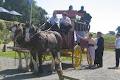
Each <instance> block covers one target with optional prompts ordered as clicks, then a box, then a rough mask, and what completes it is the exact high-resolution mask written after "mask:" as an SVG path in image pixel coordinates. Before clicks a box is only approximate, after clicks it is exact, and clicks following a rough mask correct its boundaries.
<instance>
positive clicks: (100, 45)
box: [94, 32, 104, 67]
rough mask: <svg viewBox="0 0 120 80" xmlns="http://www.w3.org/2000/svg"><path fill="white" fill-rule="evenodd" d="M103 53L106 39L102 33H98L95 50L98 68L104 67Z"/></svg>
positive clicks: (95, 62)
mask: <svg viewBox="0 0 120 80" xmlns="http://www.w3.org/2000/svg"><path fill="white" fill-rule="evenodd" d="M103 51H104V38H103V37H102V33H101V32H97V48H96V50H95V61H94V65H95V66H96V67H102V66H103V59H102V57H103Z"/></svg>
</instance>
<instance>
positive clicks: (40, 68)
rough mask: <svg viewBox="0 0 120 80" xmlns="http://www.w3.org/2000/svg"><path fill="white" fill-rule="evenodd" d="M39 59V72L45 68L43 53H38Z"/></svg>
mask: <svg viewBox="0 0 120 80" xmlns="http://www.w3.org/2000/svg"><path fill="white" fill-rule="evenodd" d="M38 61H39V72H40V73H43V69H42V55H41V54H39V55H38Z"/></svg>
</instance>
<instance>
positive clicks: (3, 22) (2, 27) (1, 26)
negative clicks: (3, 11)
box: [0, 20, 6, 31]
mask: <svg viewBox="0 0 120 80" xmlns="http://www.w3.org/2000/svg"><path fill="white" fill-rule="evenodd" d="M5 28H6V24H5V21H3V20H0V30H1V31H2V30H4V29H5Z"/></svg>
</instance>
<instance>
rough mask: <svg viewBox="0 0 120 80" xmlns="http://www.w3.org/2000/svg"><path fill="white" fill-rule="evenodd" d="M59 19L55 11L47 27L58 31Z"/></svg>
mask: <svg viewBox="0 0 120 80" xmlns="http://www.w3.org/2000/svg"><path fill="white" fill-rule="evenodd" d="M58 25H59V19H58V18H57V16H56V13H55V12H53V16H52V17H51V18H50V19H49V20H48V21H47V23H46V27H48V29H49V30H52V31H58V30H59V26H58Z"/></svg>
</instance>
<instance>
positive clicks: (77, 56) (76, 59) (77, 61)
mask: <svg viewBox="0 0 120 80" xmlns="http://www.w3.org/2000/svg"><path fill="white" fill-rule="evenodd" d="M81 61H82V51H81V48H80V46H79V45H76V46H75V47H74V54H73V64H74V68H75V69H80V65H81Z"/></svg>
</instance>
